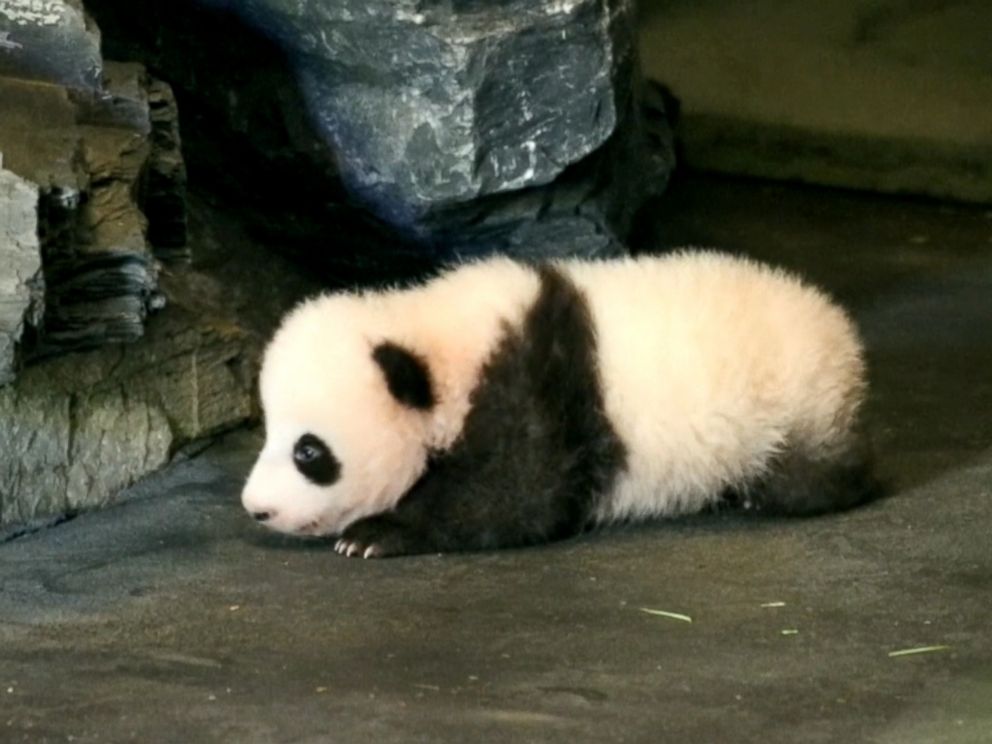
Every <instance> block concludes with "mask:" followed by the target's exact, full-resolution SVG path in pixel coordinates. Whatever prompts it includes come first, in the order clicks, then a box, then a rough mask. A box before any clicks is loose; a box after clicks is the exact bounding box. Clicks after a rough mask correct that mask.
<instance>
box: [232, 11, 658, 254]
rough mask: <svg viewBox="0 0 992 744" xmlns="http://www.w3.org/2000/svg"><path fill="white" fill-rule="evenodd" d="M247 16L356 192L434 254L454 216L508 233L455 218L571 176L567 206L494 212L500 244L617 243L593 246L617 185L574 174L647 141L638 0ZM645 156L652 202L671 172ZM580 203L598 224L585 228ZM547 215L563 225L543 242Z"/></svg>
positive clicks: (550, 202) (553, 201) (462, 228)
mask: <svg viewBox="0 0 992 744" xmlns="http://www.w3.org/2000/svg"><path fill="white" fill-rule="evenodd" d="M243 5H244V7H246V8H247V13H248V16H249V18H251V19H252V20H253V21H254V22H255V23H256V24H257V25H258V26H259V27H260V28H264V29H266V30H267V31H269V32H274V33H275V34H277V35H278V36H279V38H281V40H282V41H283V43H284V45H285V47H286V48H287V49H288V52H289V55H290V58H291V60H293V62H294V64H295V65H296V67H297V69H298V71H299V73H300V77H301V80H302V84H303V87H304V91H305V93H306V98H307V100H308V102H309V105H310V110H311V113H312V115H313V117H314V120H315V122H316V125H317V127H318V129H319V131H320V133H321V134H322V135H323V136H324V137H325V138H326V140H327V141H328V142H331V143H332V144H333V147H334V151H335V153H336V154H337V156H338V165H339V168H340V170H341V176H342V178H343V179H344V181H345V183H346V185H347V186H348V187H349V189H350V191H351V192H352V193H353V194H356V195H357V196H358V197H359V198H360V199H361V200H362V202H363V203H364V204H365V205H366V206H367V208H369V209H370V210H371V211H372V212H373V213H374V214H376V215H377V216H378V217H380V218H381V219H383V220H385V221H386V222H388V223H389V224H391V225H393V226H394V227H399V228H401V229H403V230H409V231H412V233H413V234H414V235H415V236H416V237H417V238H418V239H419V240H420V241H422V242H426V243H438V242H440V241H439V240H438V238H439V234H438V233H439V230H441V231H442V232H444V233H448V234H450V233H452V232H453V231H452V230H451V229H444V227H443V224H444V222H445V221H446V220H448V219H450V218H452V217H454V221H455V223H456V224H458V225H459V232H460V233H461V234H462V237H463V238H471V239H474V240H476V241H477V240H478V238H479V237H489V238H492V237H495V235H496V233H498V232H499V231H498V230H497V231H493V230H492V229H490V227H489V226H486V227H484V228H483V229H482V230H470V229H467V225H466V220H465V219H459V215H457V207H459V206H464V205H468V204H472V205H477V204H478V203H479V201H480V200H485V199H486V198H489V197H494V196H497V195H506V194H519V193H520V192H522V191H524V190H527V189H532V188H534V187H539V186H543V185H546V184H550V183H552V182H554V181H556V180H557V179H562V178H563V177H564V179H565V181H566V182H567V186H566V188H565V191H566V192H568V195H564V196H563V194H562V193H560V192H559V193H555V194H554V195H553V196H552V197H550V198H548V197H547V195H543V196H542V197H539V198H538V199H535V200H533V201H534V202H535V206H534V207H531V208H526V207H525V208H523V209H522V212H521V209H520V205H519V203H517V202H515V203H513V204H512V207H511V209H509V210H508V211H507V210H505V209H501V207H503V206H505V205H502V204H498V203H494V202H489V204H488V206H490V207H491V208H490V210H487V211H488V212H495V213H496V215H495V222H498V223H502V224H503V226H504V228H505V227H506V226H508V225H509V224H510V223H513V225H514V226H515V229H513V230H511V231H510V234H506V235H504V236H503V239H502V240H498V241H496V242H497V243H499V244H501V247H513V246H514V245H517V244H520V245H528V244H531V245H533V249H534V250H536V251H538V252H539V251H540V250H541V248H540V245H542V243H540V242H537V238H538V236H539V235H543V234H547V233H550V234H551V237H554V234H555V232H557V231H558V230H561V231H562V232H563V233H564V234H565V235H566V236H567V237H569V238H570V239H572V240H571V241H570V242H571V243H572V248H571V250H570V251H569V252H579V253H583V252H600V250H599V249H600V247H602V246H603V245H604V244H608V243H609V242H611V240H615V239H616V238H618V237H622V235H612V236H608V237H606V238H605V239H595V238H596V236H597V235H600V233H601V231H602V230H603V229H605V230H607V232H609V231H610V230H609V228H610V227H611V226H612V225H611V224H610V223H611V219H610V217H611V215H610V214H609V212H610V206H609V205H608V203H609V201H610V195H607V196H606V200H605V201H606V203H602V202H600V203H596V204H593V203H590V202H591V201H596V200H591V199H590V197H591V196H592V194H593V192H595V191H596V190H597V189H598V188H599V187H603V186H605V187H606V188H607V189H611V188H614V189H615V188H616V187H615V186H612V185H611V183H610V182H609V181H604V179H602V178H599V177H598V176H599V175H600V174H599V173H598V172H597V171H598V169H596V168H592V169H587V172H586V173H584V174H583V175H584V176H585V178H584V179H569V178H568V177H567V176H565V174H566V171H567V170H568V169H569V168H570V167H572V166H575V165H576V164H578V163H580V162H582V161H583V160H585V159H586V158H588V157H589V156H590V155H592V154H593V153H597V152H602V151H603V148H604V145H605V144H606V143H607V141H608V140H609V139H610V138H611V137H612V138H614V139H618V140H626V141H627V142H623V143H616V144H615V146H613V147H611V148H610V149H611V151H612V155H613V156H616V155H618V154H627V153H626V150H628V149H630V148H629V146H628V145H629V141H631V140H639V138H640V132H639V131H638V129H639V127H640V121H639V119H640V111H639V110H638V109H637V106H636V96H635V92H636V91H635V85H636V77H637V69H636V64H635V51H634V38H633V32H632V21H633V15H634V3H633V2H632V0H607V1H606V2H603V1H602V0H556V1H555V2H533V0H516V1H512V0H511V1H504V2H493V3H481V2H455V3H452V2H424V1H423V0H404V1H401V2H395V1H394V0H389V1H388V2H387V1H386V0H362V1H361V2H357V1H353V0H339V1H338V2H334V3H319V2H300V1H299V0H247V1H246V2H245V3H244V4H243ZM640 144H641V145H646V144H647V143H640ZM638 150H639V152H638V153H635V154H636V155H639V156H641V157H640V158H639V165H640V167H641V168H645V167H646V168H647V169H648V170H650V171H651V175H652V176H653V177H654V179H655V181H656V182H655V183H654V184H652V185H651V188H650V189H649V192H658V191H660V189H661V188H662V187H663V185H664V182H665V178H666V176H667V167H668V166H670V162H664V159H662V160H661V161H659V160H658V159H657V158H654V159H652V158H650V157H644V155H645V154H646V151H647V148H646V147H639V148H638ZM633 162H635V161H631V163H630V164H631V165H633ZM577 180H582V181H583V183H582V184H581V185H579V188H578V192H579V193H578V194H577V193H576V189H575V186H576V183H575V182H576V181H577ZM639 181H640V182H641V183H642V185H643V181H641V180H640V179H639ZM634 196H639V199H637V202H638V203H639V202H640V201H643V198H644V194H639V195H634ZM579 205H583V206H584V207H585V209H586V212H593V211H596V212H599V213H600V215H602V216H598V217H593V218H592V219H591V220H590V219H589V217H587V216H580V217H579V218H578V219H576V218H575V217H574V211H575V208H576V207H578V206H579ZM542 208H543V211H542ZM471 211H474V212H476V213H477V212H478V209H473V210H471ZM511 213H512V214H515V216H516V219H514V218H511V217H510V216H509V215H510V214H511ZM539 215H540V216H548V217H549V218H551V221H552V222H558V223H561V224H558V225H554V226H549V227H548V228H542V229H541V230H538V231H534V230H533V229H532V228H533V218H534V217H536V216H539ZM475 225H476V226H478V222H476V223H475ZM612 227H620V229H619V230H616V231H615V232H616V233H622V232H623V226H612ZM473 233H474V234H473ZM446 237H447V236H446ZM589 238H594V239H593V241H592V244H591V245H590V246H589V247H585V246H584V243H585V242H588V241H589ZM464 242H468V241H464ZM555 242H561V241H555ZM561 250H567V248H566V247H565V246H562V248H561ZM552 252H557V250H555V251H552Z"/></svg>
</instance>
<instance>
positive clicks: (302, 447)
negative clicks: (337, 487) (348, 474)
mask: <svg viewBox="0 0 992 744" xmlns="http://www.w3.org/2000/svg"><path fill="white" fill-rule="evenodd" d="M293 464H294V465H296V469H297V470H299V471H300V473H302V474H303V476H304V477H305V478H306V479H307V480H309V481H310V482H311V483H316V484H317V485H318V486H329V485H331V484H332V483H333V482H334V481H336V480H337V479H338V478H339V477H341V463H339V462H338V460H337V458H336V457H335V456H334V455H333V454H332V453H331V450H330V448H329V447H328V446H327V445H326V444H324V442H323V441H321V439H320V437H316V436H314V435H313V434H304V435H303V436H302V437H300V438H299V439H297V440H296V444H294V445H293Z"/></svg>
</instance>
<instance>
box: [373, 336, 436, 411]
mask: <svg viewBox="0 0 992 744" xmlns="http://www.w3.org/2000/svg"><path fill="white" fill-rule="evenodd" d="M372 358H373V359H374V360H375V361H376V364H378V365H379V367H380V368H381V369H382V373H383V374H384V375H385V376H386V386H387V387H388V388H389V392H390V393H392V394H393V397H394V398H396V400H398V401H399V402H400V403H403V404H404V405H407V406H410V407H411V408H417V409H419V410H422V411H427V410H430V409H431V408H433V407H434V389H433V386H432V384H431V373H430V370H429V369H428V368H427V364H426V362H424V360H423V359H421V358H420V357H419V356H417V355H416V354H414V353H413V352H411V351H408V350H406V349H404V348H403V347H402V346H399V345H398V344H394V343H393V342H392V341H383V342H382V343H381V344H379V345H378V346H376V347H375V348H374V349H373V350H372Z"/></svg>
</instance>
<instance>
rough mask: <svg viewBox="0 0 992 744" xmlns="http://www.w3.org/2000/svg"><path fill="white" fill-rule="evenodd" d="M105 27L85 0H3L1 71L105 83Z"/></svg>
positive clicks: (69, 82) (94, 85)
mask: <svg viewBox="0 0 992 744" xmlns="http://www.w3.org/2000/svg"><path fill="white" fill-rule="evenodd" d="M101 69H102V59H101V57H100V32H99V30H98V29H97V28H96V27H95V26H94V25H93V23H92V22H91V21H90V19H89V18H88V17H87V15H86V13H85V11H84V9H83V6H82V3H81V2H80V0H0V76H10V77H18V78H29V79H34V80H44V81H46V82H50V83H58V84H60V85H66V86H69V87H74V88H90V89H93V90H96V89H98V88H99V87H100V72H101Z"/></svg>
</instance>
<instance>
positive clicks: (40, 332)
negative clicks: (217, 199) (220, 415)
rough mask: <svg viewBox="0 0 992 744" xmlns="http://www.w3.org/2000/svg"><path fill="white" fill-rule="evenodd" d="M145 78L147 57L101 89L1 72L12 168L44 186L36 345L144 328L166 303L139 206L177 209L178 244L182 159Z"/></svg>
mask: <svg viewBox="0 0 992 744" xmlns="http://www.w3.org/2000/svg"><path fill="white" fill-rule="evenodd" d="M149 85H150V83H149V82H148V81H147V79H146V76H145V74H144V71H143V69H142V68H141V67H140V66H137V65H115V64H113V63H108V64H107V65H106V87H105V88H104V89H102V90H100V91H98V92H93V91H89V90H85V89H68V88H64V87H61V86H54V85H46V84H40V83H34V82H30V81H25V80H15V79H10V78H0V99H2V100H3V101H4V104H5V105H4V117H3V121H2V122H0V150H2V152H3V154H4V167H5V168H6V169H7V170H9V171H12V172H13V173H15V174H17V175H18V176H20V177H21V178H23V179H25V180H26V181H28V182H30V183H32V184H34V185H35V186H36V188H37V190H38V206H37V210H36V215H37V225H36V228H35V230H36V234H37V236H38V240H39V244H40V255H41V259H42V263H43V265H44V284H45V293H44V302H43V312H41V313H40V314H38V315H37V317H36V318H35V322H33V323H32V325H33V326H35V328H34V333H33V343H32V344H30V346H31V348H30V349H29V350H28V351H29V352H31V353H36V354H48V353H51V352H55V351H63V350H67V349H73V348H81V347H89V346H94V345H99V344H102V343H109V342H120V341H132V340H134V339H136V338H138V337H140V336H141V334H142V332H143V324H144V320H145V317H146V315H147V313H148V311H149V310H150V309H152V308H153V307H154V306H155V304H156V302H158V301H159V296H158V294H157V279H156V277H157V272H158V269H157V265H156V261H155V252H154V251H153V249H152V246H151V245H150V243H149V242H148V240H147V237H148V236H147V235H146V234H147V232H148V218H147V217H146V215H145V214H144V213H143V212H142V207H143V206H145V207H146V208H148V207H150V209H149V212H150V213H151V214H153V215H154V214H155V213H156V209H157V210H158V211H159V212H160V213H163V214H165V215H169V219H165V220H163V221H162V224H163V225H166V226H167V227H164V228H163V232H164V233H165V235H164V237H165V238H166V240H165V243H166V248H164V249H163V252H169V253H171V254H172V255H175V254H176V253H177V252H178V253H181V252H182V244H183V242H184V240H185V235H184V233H183V232H182V230H181V229H180V227H177V225H180V226H181V224H182V222H181V218H177V217H175V214H176V212H177V211H178V212H179V214H180V215H181V214H182V212H181V210H182V193H183V177H184V174H183V171H182V161H181V159H180V158H179V155H178V147H177V146H176V144H175V143H171V144H170V142H169V141H168V138H165V139H166V141H165V142H164V143H161V144H160V143H159V142H157V139H158V138H157V137H156V134H155V130H154V126H155V125H154V124H153V121H152V114H151V107H150V103H149V101H150V93H149ZM156 95H157V96H158V97H159V99H162V98H163V94H162V92H161V89H159V91H157V92H156ZM164 100H165V101H166V102H167V101H168V100H169V99H168V97H167V96H165V97H164ZM161 126H163V125H160V127H161ZM170 126H174V121H173V123H172V125H169V124H167V123H166V124H165V125H164V128H165V129H166V131H167V132H168V131H170ZM153 184H154V185H155V189H154V191H152V190H151V189H150V188H149V187H150V186H151V185H153ZM177 202H178V203H177ZM159 205H161V206H159ZM177 248H178V249H180V250H179V251H177ZM0 273H3V271H2V270H0Z"/></svg>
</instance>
